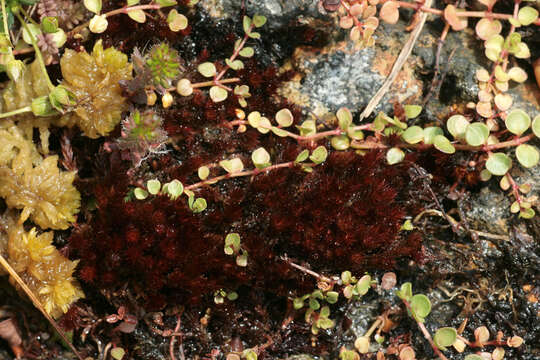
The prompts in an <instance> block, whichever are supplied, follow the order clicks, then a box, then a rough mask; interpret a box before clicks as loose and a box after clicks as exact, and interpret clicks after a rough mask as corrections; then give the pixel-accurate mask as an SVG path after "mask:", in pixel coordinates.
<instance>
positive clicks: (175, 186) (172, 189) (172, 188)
mask: <svg viewBox="0 0 540 360" xmlns="http://www.w3.org/2000/svg"><path fill="white" fill-rule="evenodd" d="M167 192H168V193H169V194H170V195H171V197H172V198H173V199H176V198H178V197H179V196H180V195H182V193H183V192H184V185H182V183H181V182H180V181H179V180H176V179H174V180H173V181H171V182H170V183H169V184H168V185H167Z"/></svg>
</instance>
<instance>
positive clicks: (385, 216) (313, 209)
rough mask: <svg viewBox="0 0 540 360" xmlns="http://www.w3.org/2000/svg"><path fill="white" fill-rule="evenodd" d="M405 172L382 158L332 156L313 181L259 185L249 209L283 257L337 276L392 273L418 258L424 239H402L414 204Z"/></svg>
mask: <svg viewBox="0 0 540 360" xmlns="http://www.w3.org/2000/svg"><path fill="white" fill-rule="evenodd" d="M406 168H407V165H398V166H389V165H387V164H386V162H385V160H384V154H383V153H381V152H371V153H368V154H367V155H366V156H363V157H362V156H358V155H356V154H354V153H353V152H334V153H331V154H330V156H329V158H328V159H327V161H326V162H325V163H324V164H323V165H322V166H320V167H319V168H317V169H316V170H314V171H313V172H312V173H310V174H305V173H302V172H301V171H300V170H298V171H288V170H281V171H276V172H273V173H271V174H269V175H266V176H260V177H257V178H256V179H255V181H254V182H253V185H252V189H251V190H252V191H251V192H250V194H252V196H253V197H252V198H251V199H250V200H248V201H247V202H248V203H253V206H256V207H257V208H260V209H262V213H261V214H260V215H259V217H260V218H261V219H267V221H268V228H266V229H265V230H264V231H265V232H267V233H268V236H269V237H270V238H272V237H276V238H278V239H281V242H280V243H279V246H280V250H281V251H282V252H287V253H289V254H290V255H292V256H295V257H298V258H300V259H302V260H303V261H307V262H308V263H310V264H312V266H314V267H315V268H318V269H328V270H331V271H333V272H337V271H342V270H345V269H350V270H356V271H363V270H367V269H370V268H374V267H375V268H381V267H382V268H388V267H390V266H392V265H393V264H394V263H395V261H396V260H397V259H398V258H400V257H403V256H414V255H416V254H417V253H418V251H419V250H420V244H421V239H420V238H419V237H418V236H409V237H403V236H400V235H399V234H398V232H399V229H400V226H401V224H402V223H403V221H404V216H405V215H406V214H410V215H412V214H413V213H412V212H411V211H413V209H414V208H415V207H416V203H415V200H414V199H407V197H408V195H409V194H408V190H410V185H411V184H409V181H410V179H409V176H408V175H407V171H406Z"/></svg>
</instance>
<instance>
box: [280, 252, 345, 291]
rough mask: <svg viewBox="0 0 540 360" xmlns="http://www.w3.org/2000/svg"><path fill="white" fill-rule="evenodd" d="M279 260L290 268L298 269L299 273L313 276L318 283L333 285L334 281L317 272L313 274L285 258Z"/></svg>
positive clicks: (311, 271)
mask: <svg viewBox="0 0 540 360" xmlns="http://www.w3.org/2000/svg"><path fill="white" fill-rule="evenodd" d="M281 259H282V260H283V261H285V262H286V263H287V264H289V265H290V266H292V267H293V268H295V269H298V270H300V271H301V272H303V273H305V274H308V275H311V276H313V277H314V278H316V279H317V280H319V281H324V282H325V283H328V284H333V283H334V280H332V279H330V278H329V277H326V276H324V275H321V274H319V273H317V272H315V271H313V270H310V269H308V268H306V267H305V266H302V265H298V264H297V263H295V262H293V261H292V260H291V259H289V258H288V257H287V256H282V257H281Z"/></svg>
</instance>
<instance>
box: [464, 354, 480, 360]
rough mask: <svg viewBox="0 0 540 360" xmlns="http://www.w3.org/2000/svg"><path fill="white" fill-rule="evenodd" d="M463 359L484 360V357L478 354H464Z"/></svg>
mask: <svg viewBox="0 0 540 360" xmlns="http://www.w3.org/2000/svg"><path fill="white" fill-rule="evenodd" d="M464 360H484V358H483V357H481V356H480V355H476V354H469V355H467V356H465V359H464Z"/></svg>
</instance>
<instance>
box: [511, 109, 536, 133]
mask: <svg viewBox="0 0 540 360" xmlns="http://www.w3.org/2000/svg"><path fill="white" fill-rule="evenodd" d="M505 124H506V128H507V129H508V131H510V132H511V133H512V134H516V135H521V134H523V133H524V132H525V131H527V129H528V128H529V126H531V118H530V117H529V115H527V113H526V112H525V111H523V110H521V109H516V110H512V111H511V112H510V113H509V114H508V116H506V120H505Z"/></svg>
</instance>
